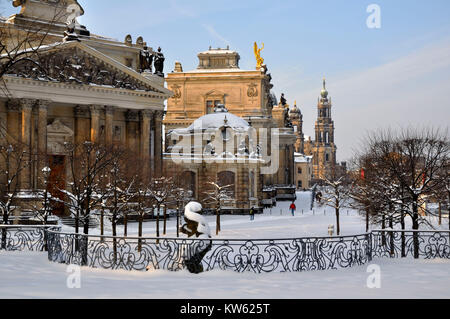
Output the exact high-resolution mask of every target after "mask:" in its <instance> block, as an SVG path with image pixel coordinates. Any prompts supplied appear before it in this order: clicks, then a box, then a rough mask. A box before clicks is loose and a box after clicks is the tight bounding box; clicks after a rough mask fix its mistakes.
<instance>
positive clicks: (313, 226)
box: [63, 192, 448, 239]
mask: <svg viewBox="0 0 450 319" xmlns="http://www.w3.org/2000/svg"><path fill="white" fill-rule="evenodd" d="M310 203H311V193H310V192H298V193H297V201H296V203H295V204H296V206H297V212H296V214H295V216H292V215H291V213H290V212H289V205H290V204H291V202H278V203H277V206H276V207H274V208H272V209H265V210H264V214H259V215H256V216H255V220H254V221H250V218H249V216H240V215H238V216H232V215H223V216H221V228H222V231H221V233H220V234H219V236H217V237H216V236H215V229H216V217H215V216H205V217H206V220H207V221H208V223H209V227H210V228H211V231H212V232H213V234H214V237H215V238H235V239H246V238H250V239H268V238H298V237H311V236H328V226H329V225H331V224H332V225H336V215H335V211H334V209H333V208H331V207H327V206H323V207H314V210H310ZM182 222H184V221H183V220H182ZM430 222H432V223H433V225H436V228H437V229H443V230H448V219H446V218H444V219H443V223H444V224H443V225H441V227H438V226H437V218H436V217H431V218H430ZM340 224H341V235H355V234H363V233H365V231H366V227H365V219H364V216H361V215H360V214H359V213H358V212H356V211H354V210H351V209H343V210H342V211H341V213H340ZM406 225H407V228H408V227H410V226H411V222H410V220H409V219H406ZM335 227H336V226H335ZM371 228H373V229H375V228H376V229H378V228H380V227H379V226H374V225H371ZM162 229H163V222H162V220H161V222H160V233H161V234H162ZM423 229H428V228H426V227H425V225H424V227H423ZM63 231H66V232H73V231H74V229H73V228H71V227H67V226H63ZM90 233H91V234H95V235H98V234H100V230H99V229H98V228H97V229H91V230H90ZM109 234H111V230H110V228H109V227H108V226H106V227H105V235H109ZM118 234H119V235H121V234H123V226H121V225H120V226H118ZM137 234H138V224H137V223H129V224H128V236H137ZM143 236H144V237H155V236H156V228H155V222H154V221H151V222H145V223H144V225H143ZM167 237H172V238H173V237H176V219H175V218H174V217H172V218H171V219H169V220H168V222H167Z"/></svg>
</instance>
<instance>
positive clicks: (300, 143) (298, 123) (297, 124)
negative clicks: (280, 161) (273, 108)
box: [289, 101, 305, 154]
mask: <svg viewBox="0 0 450 319" xmlns="http://www.w3.org/2000/svg"><path fill="white" fill-rule="evenodd" d="M289 119H290V121H291V123H292V125H293V126H294V131H295V135H296V136H297V140H296V142H295V151H296V152H297V153H301V154H304V153H305V148H304V144H305V135H304V134H303V114H302V112H301V111H300V109H299V108H298V107H297V101H296V102H295V103H294V106H293V107H291V108H290V109H289Z"/></svg>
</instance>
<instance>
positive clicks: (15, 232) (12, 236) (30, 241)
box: [0, 225, 60, 251]
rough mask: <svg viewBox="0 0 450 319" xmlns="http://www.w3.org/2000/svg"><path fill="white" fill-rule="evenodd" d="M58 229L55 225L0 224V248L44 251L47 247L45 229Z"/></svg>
mask: <svg viewBox="0 0 450 319" xmlns="http://www.w3.org/2000/svg"><path fill="white" fill-rule="evenodd" d="M50 227H51V228H52V229H53V230H60V228H59V227H55V226H23V225H20V226H19V225H18V226H9V225H0V250H5V251H23V250H29V251H45V250H46V247H47V245H46V244H47V240H46V237H47V232H46V229H48V228H50Z"/></svg>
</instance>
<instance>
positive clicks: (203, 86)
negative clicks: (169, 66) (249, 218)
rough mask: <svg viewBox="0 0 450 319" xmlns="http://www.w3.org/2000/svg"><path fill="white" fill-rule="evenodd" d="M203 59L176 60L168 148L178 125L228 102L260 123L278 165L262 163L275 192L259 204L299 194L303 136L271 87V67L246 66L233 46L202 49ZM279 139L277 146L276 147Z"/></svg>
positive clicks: (266, 151) (266, 149) (267, 155)
mask: <svg viewBox="0 0 450 319" xmlns="http://www.w3.org/2000/svg"><path fill="white" fill-rule="evenodd" d="M198 59H199V64H198V67H197V68H196V69H194V70H190V71H184V70H183V67H182V65H181V63H180V62H176V63H175V68H174V71H173V72H171V73H169V74H168V75H167V78H166V81H167V86H168V88H169V89H170V90H171V91H173V93H174V95H173V96H172V97H171V98H170V99H169V100H168V102H167V114H166V117H165V118H164V122H163V123H164V125H165V129H166V134H167V135H166V144H165V145H166V152H167V151H169V149H168V147H169V146H170V145H171V143H170V139H171V134H172V133H173V132H174V131H176V130H178V129H185V128H187V127H189V126H190V125H191V124H192V123H194V121H197V119H199V118H202V117H204V116H208V115H210V114H214V113H215V109H216V108H217V106H218V105H222V104H224V105H226V108H227V110H228V112H229V113H231V114H233V116H237V117H239V118H241V119H243V120H245V121H246V122H247V123H248V125H249V126H250V127H252V128H254V129H255V131H256V132H257V133H256V134H257V137H256V139H257V141H256V143H257V144H258V146H259V147H261V149H262V153H263V158H264V163H265V164H264V165H266V166H270V165H273V166H275V167H273V169H271V170H270V173H267V172H265V173H264V171H265V170H264V169H262V173H261V176H260V177H259V179H260V181H261V183H260V185H261V187H262V188H263V189H266V190H267V192H268V193H270V195H268V196H265V197H264V198H263V199H262V200H261V201H260V202H259V203H258V205H262V204H263V203H262V202H264V201H267V202H270V205H271V204H272V203H273V201H272V197H278V199H293V198H295V186H294V152H295V149H294V147H295V143H296V138H297V136H296V135H295V133H294V128H293V127H292V125H288V122H289V118H288V116H287V112H288V108H287V107H285V106H284V105H281V104H278V103H277V101H276V98H275V96H274V94H272V92H271V89H272V88H273V84H272V83H271V80H272V76H271V74H270V73H268V69H267V67H266V66H265V65H262V67H261V68H255V69H254V70H243V69H241V68H240V67H239V60H240V55H239V53H237V52H236V51H233V50H230V49H229V48H226V49H221V48H218V49H213V48H209V50H207V51H204V52H200V53H199V54H198ZM275 141H276V143H275ZM274 145H275V148H276V149H273V146H274ZM264 165H262V166H264ZM266 171H267V170H266ZM236 185H239V188H238V190H242V191H246V189H247V188H248V185H245V184H242V183H239V182H236ZM277 190H278V191H277ZM247 206H248V205H247Z"/></svg>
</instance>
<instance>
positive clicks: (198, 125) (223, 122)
mask: <svg viewBox="0 0 450 319" xmlns="http://www.w3.org/2000/svg"><path fill="white" fill-rule="evenodd" d="M223 126H228V127H231V128H232V129H239V130H242V129H244V130H246V129H248V128H249V127H250V125H249V124H248V122H247V121H245V120H244V119H243V118H241V117H239V116H236V115H234V114H232V113H228V110H227V109H226V108H225V105H223V104H219V105H217V107H216V108H215V110H214V113H211V114H207V115H203V116H202V117H199V118H198V119H196V120H195V121H194V122H193V123H192V124H191V126H189V127H188V130H190V131H193V130H214V129H219V128H221V127H223Z"/></svg>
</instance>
